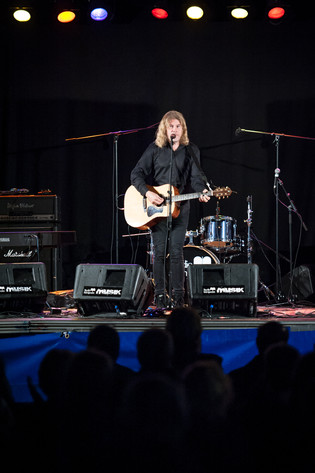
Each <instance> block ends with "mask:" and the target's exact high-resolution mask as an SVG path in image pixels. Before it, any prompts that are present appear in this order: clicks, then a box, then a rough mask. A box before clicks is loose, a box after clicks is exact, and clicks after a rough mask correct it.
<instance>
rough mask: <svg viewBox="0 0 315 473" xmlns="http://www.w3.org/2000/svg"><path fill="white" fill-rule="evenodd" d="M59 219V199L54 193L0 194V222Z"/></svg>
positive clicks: (55, 220) (50, 220) (53, 220)
mask: <svg viewBox="0 0 315 473" xmlns="http://www.w3.org/2000/svg"><path fill="white" fill-rule="evenodd" d="M59 221H60V201H59V197H57V196H56V195H52V194H48V195H44V194H43V195H1V196H0V224H1V223H5V224H7V223H8V222H10V223H13V222H59Z"/></svg>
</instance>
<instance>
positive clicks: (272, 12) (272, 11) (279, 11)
mask: <svg viewBox="0 0 315 473" xmlns="http://www.w3.org/2000/svg"><path fill="white" fill-rule="evenodd" d="M289 8H290V5H289V3H287V2H285V0H270V1H269V2H268V4H267V16H268V19H269V20H270V23H272V24H274V25H277V24H279V23H281V22H282V20H283V19H284V18H285V17H287V16H288V15H287V14H288V11H289Z"/></svg>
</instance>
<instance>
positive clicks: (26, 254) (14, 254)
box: [3, 248, 34, 259]
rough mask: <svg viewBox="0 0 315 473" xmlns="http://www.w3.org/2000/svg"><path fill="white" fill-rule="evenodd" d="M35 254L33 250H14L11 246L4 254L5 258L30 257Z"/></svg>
mask: <svg viewBox="0 0 315 473" xmlns="http://www.w3.org/2000/svg"><path fill="white" fill-rule="evenodd" d="M33 255H34V251H33V250H19V251H17V250H14V249H13V248H10V249H9V250H8V251H7V252H6V253H4V254H3V257H4V258H25V259H30V258H32V256H33Z"/></svg>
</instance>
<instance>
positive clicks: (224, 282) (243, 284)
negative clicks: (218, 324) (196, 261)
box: [187, 263, 258, 316]
mask: <svg viewBox="0 0 315 473" xmlns="http://www.w3.org/2000/svg"><path fill="white" fill-rule="evenodd" d="M187 283H188V284H187V293H188V302H189V304H191V305H192V306H195V307H199V308H201V309H202V310H204V311H206V312H208V313H209V314H210V315H211V314H212V313H219V314H220V313H231V314H237V315H246V316H255V315H256V311H257V293H258V266H257V265H255V264H236V263H235V264H234V263H232V264H210V265H208V264H205V265H193V264H192V265H190V266H188V273H187Z"/></svg>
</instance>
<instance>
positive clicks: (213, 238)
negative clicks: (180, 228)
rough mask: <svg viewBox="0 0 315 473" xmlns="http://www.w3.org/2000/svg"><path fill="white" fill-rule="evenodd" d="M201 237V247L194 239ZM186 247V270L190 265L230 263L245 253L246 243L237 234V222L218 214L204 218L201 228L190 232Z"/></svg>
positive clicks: (187, 233)
mask: <svg viewBox="0 0 315 473" xmlns="http://www.w3.org/2000/svg"><path fill="white" fill-rule="evenodd" d="M197 237H200V245H195V242H194V238H197ZM186 238H188V239H189V242H188V243H187V245H185V246H184V260H185V268H187V266H188V265H189V264H211V263H215V264H219V263H229V262H230V261H231V260H232V258H234V257H235V256H239V255H240V254H242V253H244V251H245V242H244V239H242V238H241V237H240V236H239V235H238V234H237V222H236V220H235V219H233V218H232V217H228V216H225V215H219V214H216V215H214V216H212V215H211V216H208V217H204V218H202V219H201V221H200V225H199V228H198V229H197V230H195V231H190V230H188V231H187V232H186Z"/></svg>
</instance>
